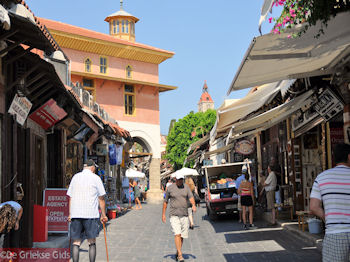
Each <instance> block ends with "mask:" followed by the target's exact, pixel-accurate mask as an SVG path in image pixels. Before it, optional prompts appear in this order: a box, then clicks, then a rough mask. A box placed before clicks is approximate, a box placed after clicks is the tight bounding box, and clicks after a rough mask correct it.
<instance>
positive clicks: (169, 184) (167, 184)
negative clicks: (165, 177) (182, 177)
mask: <svg viewBox="0 0 350 262" xmlns="http://www.w3.org/2000/svg"><path fill="white" fill-rule="evenodd" d="M172 184H173V182H168V183H166V185H165V188H169V187H170V186H171V185H172Z"/></svg>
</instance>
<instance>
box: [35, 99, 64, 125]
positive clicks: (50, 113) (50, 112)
mask: <svg viewBox="0 0 350 262" xmlns="http://www.w3.org/2000/svg"><path fill="white" fill-rule="evenodd" d="M66 115H67V113H66V111H64V110H63V109H62V108H60V107H59V106H58V105H57V103H56V101H55V100H53V99H52V98H51V99H50V100H49V101H47V102H46V103H45V104H43V105H42V106H41V107H40V108H38V109H37V110H35V112H33V113H32V114H31V115H30V116H29V118H30V119H32V120H34V121H35V122H36V123H38V124H39V125H40V126H41V127H42V128H44V129H45V130H46V129H48V128H49V127H52V126H53V125H54V124H56V123H57V122H58V121H60V120H61V119H63V118H64V117H65V116H66Z"/></svg>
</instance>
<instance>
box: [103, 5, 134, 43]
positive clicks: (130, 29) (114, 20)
mask: <svg viewBox="0 0 350 262" xmlns="http://www.w3.org/2000/svg"><path fill="white" fill-rule="evenodd" d="M105 21H106V22H108V23H109V34H110V35H111V36H114V37H117V38H120V39H124V40H128V41H131V42H135V24H136V23H137V22H138V21H139V19H138V18H137V17H135V16H133V15H131V14H129V13H128V12H125V11H124V9H123V0H120V10H119V11H118V12H115V13H113V14H111V15H109V16H107V17H106V19H105Z"/></svg>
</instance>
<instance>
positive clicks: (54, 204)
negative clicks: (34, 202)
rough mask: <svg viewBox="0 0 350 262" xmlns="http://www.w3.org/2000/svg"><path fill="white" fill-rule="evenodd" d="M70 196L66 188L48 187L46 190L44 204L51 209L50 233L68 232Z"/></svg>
mask: <svg viewBox="0 0 350 262" xmlns="http://www.w3.org/2000/svg"><path fill="white" fill-rule="evenodd" d="M68 198H69V197H68V196H67V189H65V188H46V189H45V190H44V206H45V207H47V209H48V211H49V217H48V227H49V230H48V232H49V233H50V232H51V233H63V232H68V220H67V219H68V216H69V202H68Z"/></svg>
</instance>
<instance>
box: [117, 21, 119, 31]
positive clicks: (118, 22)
mask: <svg viewBox="0 0 350 262" xmlns="http://www.w3.org/2000/svg"><path fill="white" fill-rule="evenodd" d="M117 34H119V20H118V21H117Z"/></svg>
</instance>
